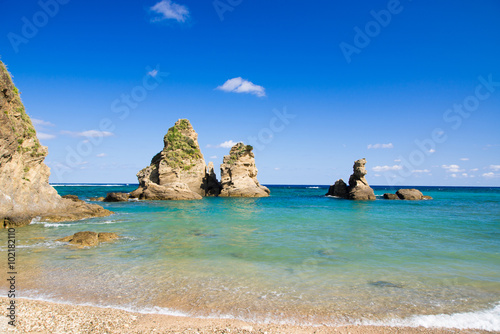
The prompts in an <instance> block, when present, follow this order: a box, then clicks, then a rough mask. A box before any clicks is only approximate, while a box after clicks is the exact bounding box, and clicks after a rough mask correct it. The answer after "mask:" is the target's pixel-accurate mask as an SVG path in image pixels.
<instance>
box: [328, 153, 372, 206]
mask: <svg viewBox="0 0 500 334" xmlns="http://www.w3.org/2000/svg"><path fill="white" fill-rule="evenodd" d="M365 165H366V159H360V160H356V161H355V162H354V166H353V173H352V175H351V177H349V186H347V185H346V184H345V182H344V181H343V180H342V179H340V180H337V181H336V182H335V184H334V185H333V186H331V187H330V189H329V190H328V193H327V194H326V195H327V196H336V197H341V198H346V199H352V200H358V201H366V200H374V199H375V194H374V192H373V189H372V188H371V187H370V186H369V185H368V182H367V181H366V179H365V175H366V173H367V172H366V169H365Z"/></svg>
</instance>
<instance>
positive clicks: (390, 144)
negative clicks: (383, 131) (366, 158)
mask: <svg viewBox="0 0 500 334" xmlns="http://www.w3.org/2000/svg"><path fill="white" fill-rule="evenodd" d="M367 148H368V149H369V150H376V149H379V148H394V145H393V144H392V143H389V144H368V146H367Z"/></svg>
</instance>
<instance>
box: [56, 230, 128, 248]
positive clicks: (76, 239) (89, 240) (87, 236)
mask: <svg viewBox="0 0 500 334" xmlns="http://www.w3.org/2000/svg"><path fill="white" fill-rule="evenodd" d="M118 238H119V235H118V234H116V233H111V232H101V233H96V232H91V231H83V232H77V233H75V234H73V235H70V236H67V237H64V238H61V239H57V240H56V241H61V242H68V243H70V244H72V245H75V246H78V247H93V246H97V245H98V244H99V243H100V242H109V241H112V240H115V239H118Z"/></svg>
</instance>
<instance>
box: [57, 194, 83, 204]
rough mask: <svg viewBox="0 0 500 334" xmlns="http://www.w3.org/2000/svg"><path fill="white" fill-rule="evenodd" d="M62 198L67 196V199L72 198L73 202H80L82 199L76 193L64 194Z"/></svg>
mask: <svg viewBox="0 0 500 334" xmlns="http://www.w3.org/2000/svg"><path fill="white" fill-rule="evenodd" d="M61 197H62V198H66V199H70V200H72V201H73V202H78V201H80V199H79V198H78V196H76V195H64V196H61Z"/></svg>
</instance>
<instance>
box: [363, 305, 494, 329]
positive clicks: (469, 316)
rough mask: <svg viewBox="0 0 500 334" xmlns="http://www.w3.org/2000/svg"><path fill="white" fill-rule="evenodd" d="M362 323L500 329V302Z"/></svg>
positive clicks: (392, 325) (393, 325) (394, 325)
mask: <svg viewBox="0 0 500 334" xmlns="http://www.w3.org/2000/svg"><path fill="white" fill-rule="evenodd" d="M360 325H372V326H391V327H419V326H422V327H425V328H438V327H441V328H456V329H482V330H487V331H500V304H498V305H496V306H495V307H494V308H492V309H488V310H482V311H476V312H464V313H453V314H435V315H415V316H412V317H410V318H406V319H391V320H388V321H368V322H366V321H364V322H363V323H360Z"/></svg>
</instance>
